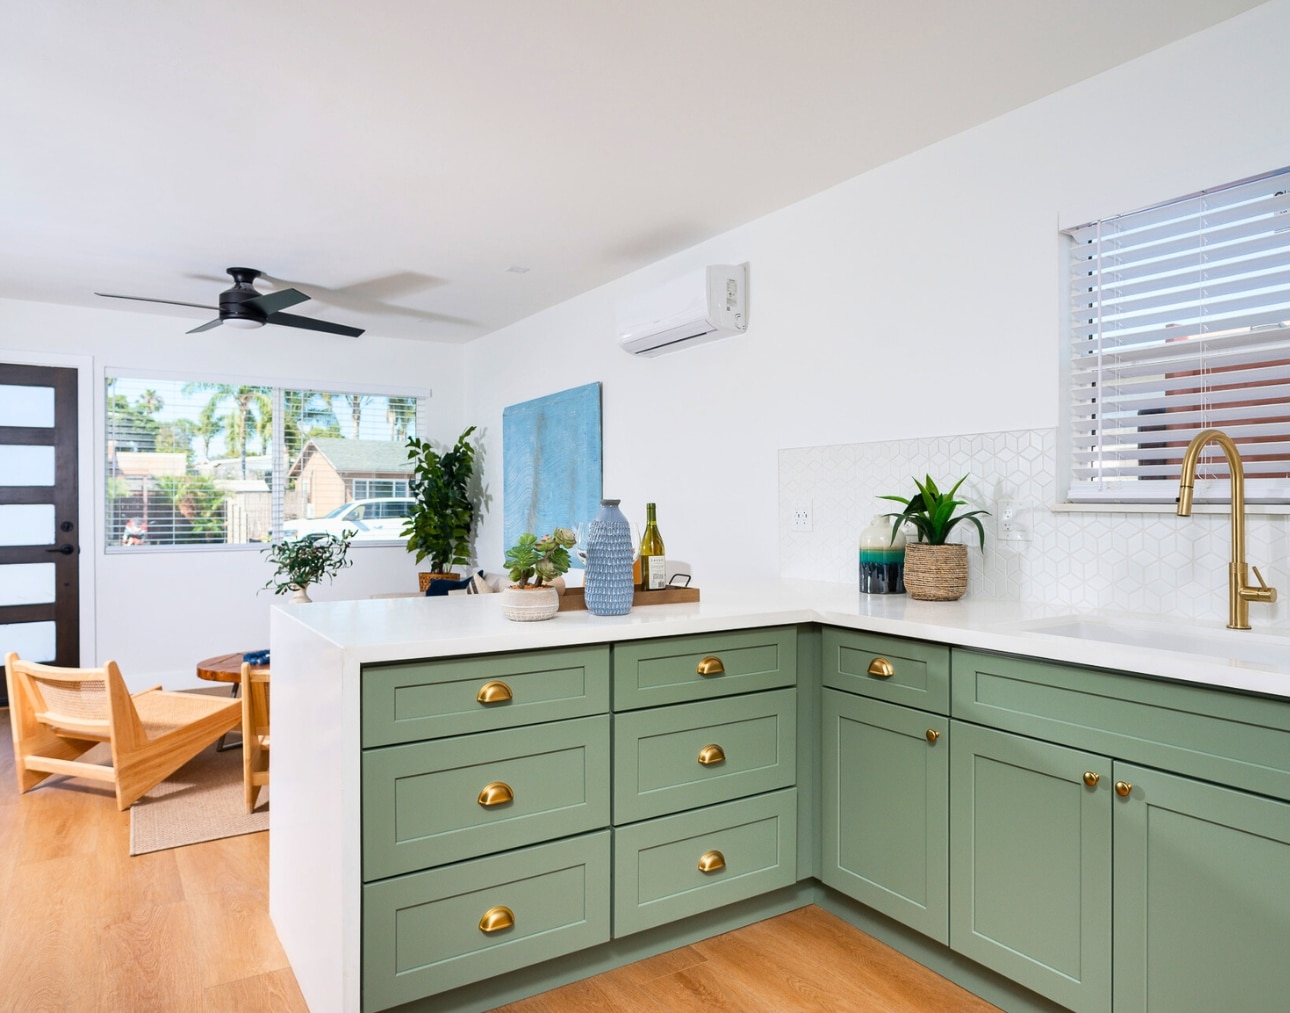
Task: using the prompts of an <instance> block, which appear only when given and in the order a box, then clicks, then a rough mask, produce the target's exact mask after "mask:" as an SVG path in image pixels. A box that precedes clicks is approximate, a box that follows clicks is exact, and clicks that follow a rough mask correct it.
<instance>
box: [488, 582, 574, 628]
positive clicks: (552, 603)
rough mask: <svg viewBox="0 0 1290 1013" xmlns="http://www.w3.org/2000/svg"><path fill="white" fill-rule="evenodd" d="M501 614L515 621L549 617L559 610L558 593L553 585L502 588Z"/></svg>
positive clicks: (533, 620) (524, 621)
mask: <svg viewBox="0 0 1290 1013" xmlns="http://www.w3.org/2000/svg"><path fill="white" fill-rule="evenodd" d="M501 598H502V615H504V616H505V617H506V618H507V619H513V620H514V621H515V622H517V623H528V622H535V621H537V620H539V619H550V618H551V617H552V616H553V615H555V614H556V613H557V612H559V611H560V593H559V592H558V591H557V590H556V589H555V588H553V587H548V586H546V585H543V586H542V587H529V588H522V587H515V586H513V585H512V586H511V587H504V588H502V595H501Z"/></svg>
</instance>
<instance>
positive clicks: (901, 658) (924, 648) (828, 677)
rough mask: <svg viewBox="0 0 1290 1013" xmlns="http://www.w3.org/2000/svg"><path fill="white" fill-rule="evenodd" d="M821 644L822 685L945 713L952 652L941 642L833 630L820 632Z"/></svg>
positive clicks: (948, 696) (828, 629)
mask: <svg viewBox="0 0 1290 1013" xmlns="http://www.w3.org/2000/svg"><path fill="white" fill-rule="evenodd" d="M823 641H824V661H823V668H822V671H823V678H824V685H826V686H832V687H833V688H834V689H841V690H845V691H846V692H848V693H859V694H861V695H863V696H872V697H876V698H877V699H879V700H886V701H887V702H888V703H898V704H904V705H905V706H907V707H919V708H921V709H923V710H930V711H938V712H939V713H941V714H945V713H948V711H949V709H950V649H949V648H948V647H946V646H945V645H944V644H930V643H926V642H924V641H922V640H908V639H906V638H904V637H884V636H880V635H879V634H877V633H861V632H860V631H858V630H844V629H839V628H836V627H832V626H826V627H825V628H824V633H823ZM884 662H885V664H883V663H884Z"/></svg>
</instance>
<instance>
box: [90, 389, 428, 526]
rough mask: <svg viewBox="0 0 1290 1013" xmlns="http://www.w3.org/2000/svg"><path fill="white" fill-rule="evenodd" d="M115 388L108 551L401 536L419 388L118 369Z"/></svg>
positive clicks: (110, 402) (110, 419)
mask: <svg viewBox="0 0 1290 1013" xmlns="http://www.w3.org/2000/svg"><path fill="white" fill-rule="evenodd" d="M106 388H107V390H106V419H105V434H106V440H105V468H106V531H107V539H106V540H107V545H108V547H109V548H114V549H123V550H124V549H132V548H136V547H139V546H168V547H175V546H195V545H235V544H250V543H262V542H266V541H270V540H271V539H274V538H281V537H299V536H301V535H304V534H307V533H309V532H310V531H330V532H332V533H333V534H338V535H339V534H341V533H342V532H343V531H348V532H350V533H351V534H352V537H353V538H354V540H355V541H399V528H400V527H401V526H402V517H403V515H404V514H406V509H404V508H403V505H402V502H401V500H402V499H405V498H406V496H407V476H408V475H409V474H410V473H411V463H410V462H409V461H408V460H407V450H406V443H407V439H408V437H409V436H415V435H417V428H416V424H417V407H418V404H417V396H416V395H415V394H401V395H399V394H384V393H381V394H378V393H360V392H353V391H320V390H300V389H288V388H284V387H271V386H264V385H254V384H244V385H242V384H230V383H217V382H210V381H203V380H189V381H184V380H174V379H160V378H140V377H124V376H118V375H112V374H111V373H109V375H108V376H107V378H106ZM373 500H377V501H388V504H387V503H386V502H380V503H377V504H375V505H373V504H372V503H371V502H370V501H373Z"/></svg>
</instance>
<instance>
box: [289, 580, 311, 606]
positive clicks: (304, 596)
mask: <svg viewBox="0 0 1290 1013" xmlns="http://www.w3.org/2000/svg"><path fill="white" fill-rule="evenodd" d="M291 600H292V601H293V602H311V601H313V599H312V598H310V597H309V585H308V584H297V585H296V589H295V590H294V591H292V592H291Z"/></svg>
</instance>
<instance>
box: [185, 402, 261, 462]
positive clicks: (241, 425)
mask: <svg viewBox="0 0 1290 1013" xmlns="http://www.w3.org/2000/svg"><path fill="white" fill-rule="evenodd" d="M197 391H209V392H210V395H211V396H210V400H208V401H207V402H206V405H205V407H203V408H202V412H201V415H200V416H199V420H204V419H208V418H212V417H214V416H215V415H216V413H217V412H218V411H219V409H220V407H221V406H222V405H224V404H225V403H226V402H232V403H231V404H230V405H229V410H228V413H227V414H226V415H225V416H224V417H223V419H222V421H221V425H222V426H223V428H224V429H225V430H226V431H227V432H228V445H227V450H228V453H227V455H226V456H228V457H239V458H241V462H242V478H246V457H247V448H248V445H249V444H250V442H251V438H252V437H253V436H254V437H258V438H259V440H260V446H261V448H262V449H266V450H267V448H268V446H269V440H270V433H271V432H272V428H273V400H272V397H271V392H270V390H269V388H268V387H245V386H234V385H232V384H227V383H187V384H184V393H185V394H194V393H196V392H197Z"/></svg>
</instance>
